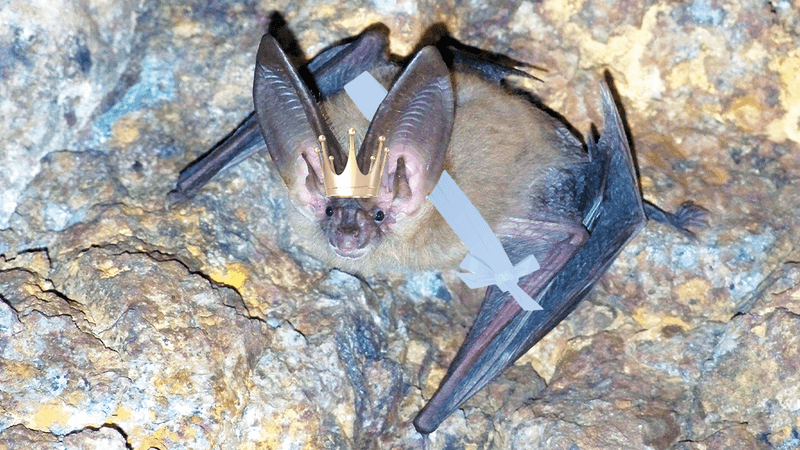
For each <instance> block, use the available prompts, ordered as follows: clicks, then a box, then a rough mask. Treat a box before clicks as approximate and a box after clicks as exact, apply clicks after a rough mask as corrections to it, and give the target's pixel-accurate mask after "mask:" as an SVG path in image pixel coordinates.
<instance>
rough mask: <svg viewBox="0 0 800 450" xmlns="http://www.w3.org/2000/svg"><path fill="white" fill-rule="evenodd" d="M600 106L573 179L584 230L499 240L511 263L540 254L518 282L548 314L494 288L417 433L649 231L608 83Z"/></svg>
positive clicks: (523, 233) (520, 348)
mask: <svg viewBox="0 0 800 450" xmlns="http://www.w3.org/2000/svg"><path fill="white" fill-rule="evenodd" d="M602 101H603V115H604V121H605V124H604V130H603V134H602V136H601V137H600V140H599V142H598V143H597V144H596V145H595V144H594V143H590V148H589V156H590V159H591V162H589V163H588V164H586V165H585V168H584V169H583V170H582V171H580V173H576V174H575V175H574V178H573V179H572V181H571V183H572V186H573V187H575V188H576V189H577V192H576V193H575V196H574V197H573V199H572V201H573V203H574V206H575V207H576V208H578V209H579V211H580V212H581V213H582V215H583V226H581V224H572V223H569V222H568V221H564V222H558V221H556V222H553V221H547V220H543V218H533V219H531V220H527V221H523V220H516V221H515V222H514V223H512V224H511V226H510V227H509V229H510V230H511V232H510V233H509V234H510V237H507V238H505V239H501V240H503V241H504V247H506V249H507V251H508V253H509V257H510V258H511V260H512V263H514V264H516V263H517V262H518V261H519V260H521V259H522V258H524V257H525V256H527V255H526V254H520V249H526V248H527V249H528V250H527V254H530V253H531V252H533V253H534V254H535V255H536V256H537V259H538V260H539V262H540V266H541V269H540V270H539V271H537V272H534V273H532V274H530V275H528V276H527V277H524V278H522V279H521V280H520V283H519V284H520V286H521V287H522V288H523V289H525V291H526V292H527V293H528V294H529V295H530V296H531V297H532V298H534V299H535V300H537V301H538V303H539V304H540V305H541V306H542V308H543V311H524V310H522V309H521V308H520V307H519V305H518V304H517V302H516V301H515V300H514V299H513V298H512V297H510V296H509V295H508V294H505V293H503V292H501V291H500V290H499V289H498V288H497V287H496V286H491V287H490V288H489V289H488V290H487V292H486V298H485V300H484V303H483V305H482V306H481V310H480V312H479V314H478V317H477V318H476V319H475V323H474V324H473V326H472V329H471V330H470V332H469V334H468V335H467V338H466V341H465V342H464V344H463V345H462V347H461V349H460V350H459V352H458V355H457V356H456V358H455V360H454V361H453V363H452V364H451V365H450V368H449V370H448V372H447V374H446V375H445V378H444V380H443V381H442V383H441V385H440V386H439V390H438V391H437V392H436V393H435V394H434V396H433V398H431V400H430V401H429V402H428V404H427V405H426V406H425V407H424V408H423V410H422V411H421V412H420V413H419V414H418V415H417V417H416V418H415V419H414V426H415V427H416V429H417V430H418V431H419V432H421V433H430V432H432V431H433V430H435V429H436V428H437V427H438V426H439V424H440V423H441V422H442V421H443V420H444V419H445V418H447V416H448V415H450V413H452V412H453V411H454V410H455V409H457V408H458V407H459V406H460V405H461V404H462V403H463V402H465V401H466V400H467V399H469V398H470V397H471V396H473V395H474V394H475V393H476V392H477V391H478V390H480V389H481V388H483V387H484V386H485V385H486V384H488V383H489V382H490V381H491V380H492V379H494V378H495V377H496V376H497V375H499V374H500V373H501V372H502V371H503V370H504V369H505V368H506V367H508V366H509V365H511V364H513V363H514V361H516V360H517V359H518V358H519V357H520V356H522V355H523V354H524V353H525V352H526V351H528V349H530V348H531V347H532V346H533V345H534V344H535V343H536V342H538V341H539V340H540V339H541V338H542V337H543V336H544V335H545V334H547V333H548V332H549V331H550V330H551V329H552V328H553V327H555V326H556V325H557V324H558V323H559V322H560V321H561V320H563V319H564V318H565V317H566V316H567V315H568V314H569V313H570V312H571V311H572V310H574V309H575V307H576V306H577V305H578V304H579V303H580V301H581V300H582V299H583V298H584V297H585V296H586V294H587V293H589V291H590V290H591V288H592V286H593V285H594V283H595V282H597V280H598V279H599V278H600V276H601V275H602V274H603V273H604V272H605V270H606V269H607V268H608V266H609V265H610V264H611V263H612V262H613V261H614V258H615V257H616V256H617V255H618V254H619V252H620V251H621V250H622V248H623V247H624V246H625V244H626V243H627V242H628V241H629V240H630V239H631V238H632V237H633V236H634V235H635V234H636V233H637V232H638V231H639V230H640V229H641V228H642V227H643V226H644V223H645V214H644V209H643V206H642V200H641V195H640V191H639V186H638V182H637V178H636V173H635V171H634V167H633V161H632V159H631V153H630V149H629V147H628V142H627V138H626V135H625V131H624V128H623V126H622V120H621V118H620V116H619V113H618V112H617V109H616V106H615V105H614V101H613V99H612V98H611V94H610V93H609V91H608V88H607V87H605V86H603V89H602ZM584 226H585V230H584V229H583V227H584ZM514 230H516V231H514ZM587 231H588V233H587ZM522 253H525V252H522Z"/></svg>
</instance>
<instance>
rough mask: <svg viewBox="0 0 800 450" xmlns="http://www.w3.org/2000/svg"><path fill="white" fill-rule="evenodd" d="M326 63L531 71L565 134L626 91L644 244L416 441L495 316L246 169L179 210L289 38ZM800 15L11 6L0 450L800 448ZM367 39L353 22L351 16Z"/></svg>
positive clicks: (451, 5) (460, 6)
mask: <svg viewBox="0 0 800 450" xmlns="http://www.w3.org/2000/svg"><path fill="white" fill-rule="evenodd" d="M273 9H274V10H277V11H279V12H280V13H281V14H282V16H283V19H285V20H286V22H287V23H288V25H289V28H290V29H291V30H292V31H293V33H294V35H295V37H296V38H297V40H298V42H299V46H300V48H302V49H303V51H304V55H299V56H300V58H301V59H302V57H303V56H304V57H306V58H309V57H312V56H314V55H315V54H317V53H318V52H319V51H320V50H322V49H323V48H325V47H327V46H329V45H331V44H332V43H334V42H336V41H337V40H339V39H341V38H344V37H347V36H351V35H354V34H356V33H359V32H360V31H362V30H363V29H364V28H366V27H367V26H369V25H372V24H375V23H381V24H383V25H384V26H385V27H386V29H388V31H389V32H390V34H391V46H392V47H391V48H392V50H393V51H394V52H395V53H397V54H400V55H405V54H407V53H409V52H410V51H412V49H413V48H414V47H415V46H416V45H417V44H418V43H419V42H420V40H421V39H423V37H425V36H428V37H430V36H433V35H437V34H440V33H441V32H442V31H443V30H444V29H446V30H447V31H449V32H450V33H451V34H452V35H453V36H454V37H455V38H457V39H459V40H461V41H462V42H464V43H466V44H469V45H474V46H477V47H481V48H484V49H487V50H490V51H495V52H500V53H504V54H507V55H509V56H511V57H513V58H515V59H517V60H520V61H524V62H526V63H529V64H531V65H532V66H533V67H532V68H531V72H532V73H533V74H535V75H536V76H538V77H539V78H541V79H542V80H543V81H544V82H543V83H540V82H535V81H520V82H519V83H521V84H522V86H523V87H526V88H528V89H531V90H533V91H534V92H535V93H536V94H537V96H538V97H539V98H540V99H541V101H542V102H543V103H544V104H546V105H548V106H549V107H550V108H552V109H553V110H555V111H558V112H559V113H560V114H562V115H563V116H564V117H565V118H566V119H567V120H568V121H569V122H570V123H572V124H573V125H574V126H575V128H576V129H577V130H580V131H588V130H589V129H590V125H591V124H592V123H594V124H597V125H598V126H601V124H602V121H601V117H600V108H599V101H598V100H599V99H598V82H599V80H600V78H601V77H603V75H604V72H607V74H608V75H609V76H610V78H611V79H613V84H614V85H615V86H616V89H617V91H618V92H619V94H620V101H621V104H622V106H623V107H624V110H625V118H626V121H627V124H628V125H629V128H630V131H631V135H632V137H633V144H634V150H635V153H636V159H637V163H638V168H639V174H640V180H641V185H642V191H643V194H644V196H645V197H646V198H647V199H649V200H652V201H654V202H655V203H657V204H659V205H662V206H664V207H667V208H674V207H675V206H676V205H678V204H679V203H680V202H681V201H683V200H686V199H694V200H695V201H697V202H699V203H701V204H702V205H704V206H705V207H706V208H708V209H709V210H710V211H711V221H710V226H709V227H708V228H707V229H705V230H701V231H699V233H698V239H697V240H695V241H692V240H689V239H687V238H685V237H684V236H682V235H680V234H678V233H675V232H674V231H673V230H671V229H669V228H668V227H666V226H663V225H660V224H656V223H651V224H649V225H648V227H647V228H646V229H645V230H644V231H643V232H642V233H641V234H640V235H639V236H638V237H637V238H636V239H634V240H633V242H631V244H630V245H628V247H626V249H625V250H624V251H623V252H622V253H621V255H620V257H619V258H618V259H617V261H616V262H615V263H614V265H613V266H612V267H611V270H610V271H609V273H608V274H607V275H606V276H605V277H604V278H603V279H602V280H601V282H600V283H599V284H598V286H597V287H596V289H595V291H594V293H593V294H591V295H590V296H589V297H588V299H587V301H585V302H584V304H583V305H581V306H580V307H579V308H578V309H577V310H576V311H575V312H573V313H572V314H571V315H570V316H569V317H568V318H567V319H566V320H565V321H564V322H563V323H562V324H560V325H559V326H558V327H557V328H556V329H555V330H553V332H551V333H550V334H549V335H548V336H547V337H545V339H543V340H542V341H541V342H540V343H539V344H538V345H537V346H535V347H534V348H533V349H532V350H531V351H530V352H528V354H526V355H525V356H524V357H523V358H522V359H520V360H519V361H518V363H517V364H516V365H515V366H514V367H512V368H510V369H509V370H508V371H506V372H505V373H504V374H503V375H501V376H500V377H499V378H498V379H497V380H496V381H495V382H494V383H493V384H491V385H490V386H489V387H487V388H486V389H484V390H483V391H481V392H480V393H479V394H478V395H476V396H475V397H474V398H473V399H471V400H470V401H468V402H467V403H466V405H465V406H464V407H463V408H462V409H461V410H458V411H456V412H455V413H454V414H453V415H452V416H451V417H450V418H448V419H447V420H446V421H445V422H444V423H443V424H442V426H441V427H440V429H439V430H438V431H436V432H435V433H433V434H431V435H430V436H429V437H427V438H423V437H422V436H420V435H419V434H417V433H416V432H415V431H414V429H413V427H412V426H411V424H410V421H411V419H412V418H413V416H414V414H416V412H417V411H418V410H419V409H420V408H421V407H422V406H423V404H424V402H425V399H427V398H429V397H430V395H431V394H432V393H433V391H434V390H435V389H436V387H437V386H438V383H439V381H440V380H441V377H442V376H443V375H444V373H445V372H446V370H447V367H448V365H449V363H450V361H451V360H452V358H453V357H454V355H455V353H456V352H457V350H458V347H459V345H460V344H461V342H462V340H463V338H464V336H465V335H466V332H467V330H468V329H469V326H470V324H471V323H472V319H473V317H474V315H475V313H476V311H477V308H478V306H479V304H480V301H481V299H482V295H481V292H475V291H471V290H469V289H467V288H466V287H465V286H464V285H463V284H462V283H461V282H460V280H459V279H458V278H457V277H455V275H454V273H453V272H451V271H444V272H441V273H435V272H431V273H399V274H388V275H386V276H383V277H380V278H370V279H358V278H356V277H353V276H351V275H348V274H346V273H343V272H340V271H337V270H334V269H333V268H330V267H324V266H323V265H322V264H320V263H319V262H317V261H314V260H313V259H311V258H309V257H307V256H305V255H303V254H302V253H301V252H300V251H299V250H298V249H297V248H296V247H295V246H294V245H293V242H295V241H296V240H298V239H302V236H297V235H296V233H295V232H294V231H293V229H292V226H291V224H290V223H287V221H286V219H285V216H286V214H285V213H286V211H287V208H289V207H290V206H289V204H288V203H287V198H286V188H285V186H284V185H283V183H282V181H281V180H280V178H279V177H278V176H276V174H275V172H274V170H273V166H272V163H271V161H269V158H265V157H264V156H262V155H256V156H254V157H253V158H251V159H249V160H248V161H245V162H243V163H242V164H240V165H239V166H237V167H236V168H233V169H231V170H230V171H229V172H227V173H225V174H222V175H220V176H219V177H218V178H217V179H216V180H215V181H214V182H212V183H210V184H209V185H208V186H207V187H206V188H204V189H203V190H202V191H201V192H200V193H199V194H198V196H197V197H196V198H195V199H193V200H192V201H191V202H188V203H185V204H182V205H179V206H178V207H176V208H173V209H169V210H168V209H166V207H165V201H164V198H165V194H166V192H167V191H168V190H169V189H171V187H172V184H173V183H174V180H175V178H176V177H177V173H178V172H179V171H180V170H181V169H182V168H183V167H185V166H186V165H187V164H188V163H189V162H190V161H192V160H193V159H195V158H196V157H197V156H198V155H200V154H202V153H203V152H204V151H206V150H207V149H209V148H211V147H212V146H213V145H214V144H215V143H216V142H218V140H219V139H221V138H222V137H223V136H225V135H226V134H227V133H229V132H230V131H231V130H233V129H234V127H235V126H236V125H237V124H238V123H239V122H240V121H241V120H243V119H244V117H245V116H246V114H247V113H249V112H250V111H251V110H252V100H251V98H250V96H251V86H252V70H253V69H252V68H253V61H254V57H255V51H256V48H257V45H258V41H259V38H260V35H261V33H262V32H263V30H264V26H265V24H266V23H267V22H268V20H269V19H270V17H271V13H272V10H273ZM798 10H800V5H798V3H797V2H796V1H794V2H791V1H787V0H782V1H772V2H755V1H740V2H734V1H713V0H696V1H690V2H668V1H655V2H644V1H638V0H630V1H625V2H616V3H614V2H603V1H596V0H577V1H569V2H561V1H557V0H544V1H537V2H534V1H523V2H517V3H514V4H510V3H508V2H483V3H481V2H415V1H401V2H386V1H374V2H371V3H364V4H363V5H357V4H353V3H348V4H344V3H341V4H338V3H321V2H289V1H278V2H271V3H265V2H254V1H250V0H245V1H242V2H236V3H225V2H207V1H189V2H180V3H179V2H150V1H143V2H139V1H116V2H111V1H106V0H97V1H93V2H43V1H33V2H10V3H8V4H4V7H3V8H0V23H2V24H3V25H4V26H3V27H0V30H1V31H0V79H2V81H3V82H2V83H0V99H2V100H0V128H2V130H3V135H2V137H0V168H2V170H0V449H5V448H8V449H23V448H24V449H29V448H32V449H65V448H70V449H71V448H86V449H92V448H98V449H99V448H103V449H106V448H109V449H115V448H131V449H134V450H148V449H150V448H157V449H161V450H164V449H167V448H169V449H170V450H173V449H182V448H187V449H189V448H191V449H195V448H196V449H206V448H208V449H212V448H214V449H215V448H219V449H256V448H273V449H294V448H297V449H301V448H302V449H323V448H324V449H356V448H357V449H363V448H389V449H405V448H415V449H416V448H422V447H423V445H425V446H426V447H425V448H428V449H434V450H435V449H448V448H465V449H483V448H486V449H504V448H551V449H570V450H571V449H575V448H582V449H605V448H608V449H620V448H623V449H627V448H630V449H641V448H652V449H666V448H678V449H698V450H699V449H724V448H743V449H761V448H784V449H789V448H796V447H798V446H800V439H799V438H798V435H799V434H800V423H799V422H798V419H797V418H798V417H799V416H800V415H799V412H800V403H799V402H798V400H797V399H798V398H800V392H798V389H797V386H798V385H800V367H798V363H797V362H798V361H800V355H798V354H797V349H798V348H800V345H799V344H798V342H797V340H798V336H800V322H798V315H800V294H798V289H800V269H798V264H797V261H798V258H799V254H798V249H797V244H796V242H797V236H798V235H800V221H799V220H798V217H800V211H799V210H798V205H800V187H798V181H797V180H798V177H800V107H799V106H798V105H800V88H798V87H799V86H800V19H799V17H800V16H798ZM354 11H357V13H356V14H354V13H353V12H354Z"/></svg>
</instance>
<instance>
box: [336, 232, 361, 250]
mask: <svg viewBox="0 0 800 450" xmlns="http://www.w3.org/2000/svg"><path fill="white" fill-rule="evenodd" d="M336 234H337V237H338V239H337V241H338V244H337V247H339V248H340V249H341V250H345V251H352V250H356V249H357V248H359V239H358V234H359V233H358V231H353V232H346V231H337V233H336Z"/></svg>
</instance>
